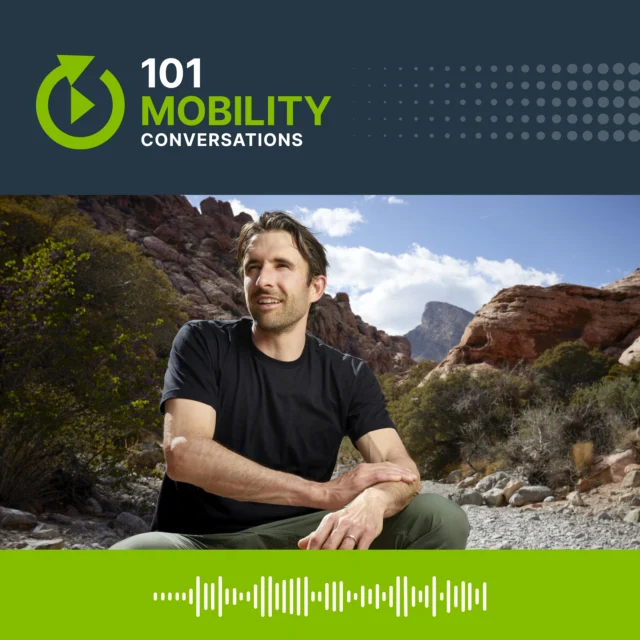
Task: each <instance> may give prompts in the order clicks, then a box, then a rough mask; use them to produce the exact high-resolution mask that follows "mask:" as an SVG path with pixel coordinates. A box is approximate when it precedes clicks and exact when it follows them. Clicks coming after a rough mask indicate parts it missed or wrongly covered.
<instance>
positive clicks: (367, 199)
mask: <svg viewBox="0 0 640 640" xmlns="http://www.w3.org/2000/svg"><path fill="white" fill-rule="evenodd" d="M374 198H375V196H365V197H364V199H365V202H369V200H373V199H374Z"/></svg>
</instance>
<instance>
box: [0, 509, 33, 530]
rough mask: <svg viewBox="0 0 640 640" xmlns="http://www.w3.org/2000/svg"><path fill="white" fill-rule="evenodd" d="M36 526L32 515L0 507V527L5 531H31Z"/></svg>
mask: <svg viewBox="0 0 640 640" xmlns="http://www.w3.org/2000/svg"><path fill="white" fill-rule="evenodd" d="M36 524H37V519H36V517H35V516H34V515H33V513H29V512H28V511H20V510H19V509H8V508H7V507H0V527H4V528H6V529H32V528H33V527H34V526H35V525H36Z"/></svg>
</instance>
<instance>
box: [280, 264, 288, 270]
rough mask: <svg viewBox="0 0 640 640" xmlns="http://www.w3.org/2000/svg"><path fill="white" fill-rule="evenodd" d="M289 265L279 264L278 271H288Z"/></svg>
mask: <svg viewBox="0 0 640 640" xmlns="http://www.w3.org/2000/svg"><path fill="white" fill-rule="evenodd" d="M288 268H289V265H288V264H279V265H278V269H288Z"/></svg>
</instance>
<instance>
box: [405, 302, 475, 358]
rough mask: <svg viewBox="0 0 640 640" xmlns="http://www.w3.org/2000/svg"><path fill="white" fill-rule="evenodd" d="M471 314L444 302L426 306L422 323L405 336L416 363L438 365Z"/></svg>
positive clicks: (469, 320) (456, 340)
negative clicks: (425, 361) (432, 361)
mask: <svg viewBox="0 0 640 640" xmlns="http://www.w3.org/2000/svg"><path fill="white" fill-rule="evenodd" d="M472 318H473V313H470V312H469V311H466V310H465V309H461V308H460V307H456V306H454V305H452V304H448V303H446V302H427V304H426V305H425V308H424V313H423V314H422V322H421V323H420V324H419V325H418V326H417V327H416V328H415V329H412V330H411V331H409V333H406V334H405V336H404V337H405V338H407V340H409V342H410V343H411V353H412V354H413V357H414V358H415V359H416V360H434V361H435V362H440V361H441V360H442V359H443V358H444V357H445V356H446V355H447V353H448V352H449V350H450V349H452V348H453V347H455V346H456V345H457V344H458V343H459V342H460V338H462V334H463V333H464V330H465V329H466V327H467V325H468V324H469V322H471V320H472Z"/></svg>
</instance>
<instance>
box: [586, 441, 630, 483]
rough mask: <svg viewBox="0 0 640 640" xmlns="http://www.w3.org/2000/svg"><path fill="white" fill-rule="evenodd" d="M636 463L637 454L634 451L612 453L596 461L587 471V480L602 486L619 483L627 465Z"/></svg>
mask: <svg viewBox="0 0 640 640" xmlns="http://www.w3.org/2000/svg"><path fill="white" fill-rule="evenodd" d="M636 462H638V452H637V451H636V450H635V449H627V450H626V451H622V452H620V453H612V454H610V455H608V456H604V457H601V458H598V459H597V460H596V462H595V463H594V465H593V466H592V467H591V468H590V469H589V476H588V478H589V479H590V480H594V481H599V482H601V483H602V484H608V483H611V482H620V481H621V480H622V479H623V478H624V476H625V473H624V470H625V468H626V467H627V465H630V464H635V463H636Z"/></svg>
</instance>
